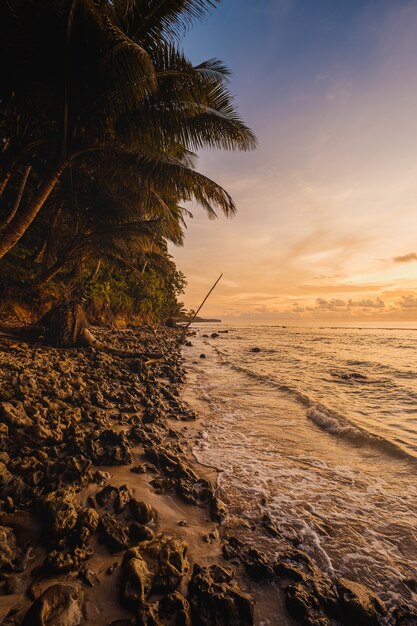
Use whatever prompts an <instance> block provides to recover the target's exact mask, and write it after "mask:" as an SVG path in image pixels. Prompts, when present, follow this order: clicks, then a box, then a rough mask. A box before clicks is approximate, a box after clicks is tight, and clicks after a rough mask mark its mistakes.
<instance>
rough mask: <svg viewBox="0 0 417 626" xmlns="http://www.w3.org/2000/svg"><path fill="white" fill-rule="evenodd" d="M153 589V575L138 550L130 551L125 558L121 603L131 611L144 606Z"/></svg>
mask: <svg viewBox="0 0 417 626" xmlns="http://www.w3.org/2000/svg"><path fill="white" fill-rule="evenodd" d="M150 590H151V576H150V573H149V569H148V566H147V564H146V562H145V560H144V559H143V558H142V557H141V556H140V554H139V553H138V552H135V553H134V554H133V553H132V551H130V550H129V551H128V552H126V554H125V557H124V559H123V575H122V588H121V603H122V604H123V606H125V607H126V608H128V609H130V610H131V611H136V610H137V609H138V608H140V607H141V606H143V605H144V604H145V601H146V597H147V595H148V593H149V592H150Z"/></svg>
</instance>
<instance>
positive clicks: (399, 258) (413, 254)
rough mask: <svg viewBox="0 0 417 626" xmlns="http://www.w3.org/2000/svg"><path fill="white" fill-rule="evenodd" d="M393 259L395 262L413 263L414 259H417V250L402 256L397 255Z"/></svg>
mask: <svg viewBox="0 0 417 626" xmlns="http://www.w3.org/2000/svg"><path fill="white" fill-rule="evenodd" d="M392 260H393V261H394V263H412V261H417V252H409V253H408V254H404V255H402V256H395V257H394V258H393V259H392Z"/></svg>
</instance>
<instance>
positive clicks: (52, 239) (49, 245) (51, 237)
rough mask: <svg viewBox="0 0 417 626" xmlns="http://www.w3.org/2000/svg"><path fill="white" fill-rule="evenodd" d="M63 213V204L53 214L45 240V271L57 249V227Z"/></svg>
mask: <svg viewBox="0 0 417 626" xmlns="http://www.w3.org/2000/svg"><path fill="white" fill-rule="evenodd" d="M61 213H62V204H59V205H58V206H56V207H55V209H54V211H53V213H52V218H51V222H50V224H49V232H48V235H47V237H46V239H45V246H44V249H43V252H42V261H43V267H44V269H46V267H47V266H48V263H49V260H50V258H51V256H52V253H53V251H54V249H55V248H56V240H57V238H56V230H57V226H58V223H59V218H60V217H61ZM39 258H41V257H39Z"/></svg>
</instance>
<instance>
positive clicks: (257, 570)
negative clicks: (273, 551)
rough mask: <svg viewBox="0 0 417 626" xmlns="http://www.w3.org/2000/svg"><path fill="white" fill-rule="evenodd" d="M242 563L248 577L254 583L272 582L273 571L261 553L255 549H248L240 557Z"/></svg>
mask: <svg viewBox="0 0 417 626" xmlns="http://www.w3.org/2000/svg"><path fill="white" fill-rule="evenodd" d="M242 562H243V565H244V566H245V569H246V571H247V572H248V574H249V576H250V577H251V578H252V579H253V580H255V581H256V582H261V581H263V580H272V578H273V577H274V570H273V569H272V567H271V565H270V564H269V563H268V560H267V558H266V556H265V554H263V553H262V552H259V550H256V549H255V548H250V549H249V550H247V551H245V552H244V554H243V555H242Z"/></svg>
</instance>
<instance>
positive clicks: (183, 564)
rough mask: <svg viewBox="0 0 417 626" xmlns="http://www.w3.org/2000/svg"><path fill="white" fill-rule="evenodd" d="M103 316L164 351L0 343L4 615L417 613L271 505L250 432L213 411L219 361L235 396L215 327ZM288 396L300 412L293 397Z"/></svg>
mask: <svg viewBox="0 0 417 626" xmlns="http://www.w3.org/2000/svg"><path fill="white" fill-rule="evenodd" d="M94 332H95V334H96V335H97V336H98V338H99V339H100V340H102V341H105V342H106V343H107V344H111V345H112V346H114V347H116V348H120V349H122V350H137V349H138V347H139V348H140V350H141V351H143V352H146V353H157V352H158V353H160V354H161V357H162V358H161V359H160V360H154V359H153V360H150V361H148V362H147V361H145V360H144V359H138V358H132V359H128V358H120V357H116V356H113V355H110V354H105V353H103V352H100V351H99V350H95V349H92V348H82V349H79V348H73V349H55V348H48V347H45V346H42V345H40V344H38V345H35V344H32V345H30V344H25V343H20V342H16V341H13V340H6V339H3V340H2V343H1V347H0V349H1V355H2V358H1V366H0V367H1V372H2V379H3V386H2V392H1V393H2V397H1V428H2V453H1V463H2V464H1V470H2V483H1V497H2V512H1V514H0V527H1V533H2V535H1V543H0V555H1V558H2V572H3V574H2V580H3V582H2V583H1V585H2V596H1V597H0V610H1V614H0V618H1V620H0V623H2V624H5V625H6V624H10V625H11V624H16V625H17V624H26V625H28V624H37V623H39V624H41V623H48V624H56V625H57V626H58V624H71V625H72V624H73V625H74V626H76V625H78V624H92V625H97V626H98V625H102V624H106V625H107V624H108V625H110V624H114V625H116V624H119V625H120V626H121V625H122V624H124V625H128V624H163V625H165V624H166V625H167V624H177V625H178V626H180V625H181V624H184V625H186V624H192V625H197V626H198V625H206V626H209V625H213V626H215V625H216V624H231V625H232V624H233V625H242V626H244V625H246V624H249V625H250V624H256V625H259V626H261V625H267V624H269V625H271V626H274V625H278V624H283V625H284V626H291V625H292V624H294V625H295V624H311V625H315V624H323V625H325V624H333V623H335V624H339V623H340V624H347V625H350V624H352V625H353V624H356V623H358V624H359V623H363V624H394V623H395V624H404V625H408V624H410V625H411V624H413V623H415V622H413V621H412V620H413V619H414V617H413V613H412V608H411V606H410V608H409V609H407V610H406V609H405V608H404V607H403V609H402V612H399V609H398V607H390V606H388V607H387V606H386V603H385V602H384V600H383V599H381V598H380V597H378V595H377V594H376V592H374V590H373V589H372V588H368V587H366V586H365V585H364V584H363V583H365V582H368V583H369V581H367V580H363V578H366V577H363V576H361V574H360V573H358V572H355V571H353V570H349V569H348V570H347V571H346V572H337V571H335V570H333V571H331V570H329V568H328V567H326V563H325V562H323V560H322V559H320V558H317V554H315V553H314V551H313V552H312V551H311V550H310V549H309V545H308V541H306V542H304V543H303V540H300V536H299V533H300V527H299V525H297V524H296V523H295V522H293V523H292V526H291V528H290V520H289V519H287V520H286V521H285V523H284V524H283V523H282V520H281V519H280V518H279V516H277V515H275V514H274V511H273V510H272V509H271V507H270V504H271V501H270V496H269V494H268V492H267V490H265V489H263V490H262V489H259V484H258V478H257V477H259V471H258V470H259V468H258V469H256V468H255V465H254V462H255V460H256V459H254V458H251V455H253V449H252V448H251V447H250V441H248V440H247V446H246V450H243V452H239V449H238V446H237V445H236V442H235V441H234V439H233V438H234V436H235V434H234V432H233V428H230V426H231V425H232V420H231V419H230V415H229V414H228V412H227V410H223V412H222V414H221V415H218V414H217V415H216V416H215V418H216V420H217V423H215V424H213V422H212V420H213V415H212V414H210V410H208V407H209V408H210V397H209V396H210V393H212V392H213V390H214V391H215V392H216V393H217V391H216V385H217V384H218V383H217V381H218V380H219V378H218V377H219V376H220V377H223V379H222V381H221V385H222V396H223V400H224V405H223V409H225V407H227V405H228V403H229V408H230V402H231V395H230V394H231V391H232V390H233V386H234V385H235V384H236V381H234V380H233V377H230V379H229V381H228V385H227V386H226V387H225V385H224V382H225V378H224V371H222V369H221V366H220V367H219V365H218V364H216V363H214V362H213V361H214V359H215V354H216V352H215V349H216V345H217V346H218V345H219V344H218V343H217V344H216V342H217V340H218V338H219V337H220V335H219V334H218V333H214V336H210V335H207V333H206V332H205V328H203V327H202V328H197V330H195V331H191V333H190V335H189V336H188V337H185V336H184V332H183V331H182V330H168V329H164V328H162V327H161V328H148V329H141V330H139V329H126V330H114V331H110V330H104V329H98V328H96V329H94ZM203 335H207V337H203ZM211 335H213V333H211ZM216 335H217V336H216ZM227 337H228V335H227V333H224V341H227ZM184 342H185V345H184ZM202 347H204V350H205V357H206V358H200V357H201V355H202V354H203V353H202V352H201V349H202ZM208 367H210V368H211V371H210V376H209V380H210V382H211V385H212V390H211V391H209V392H207V389H206V394H207V393H208V395H206V396H205V397H202V394H201V391H202V387H201V384H200V383H201V377H205V376H206V375H207V368H208ZM216 371H217V373H216ZM216 376H217V378H216ZM199 381H200V383H199ZM199 384H200V387H199V386H198V385H199ZM198 389H199V392H198ZM251 393H253V390H251V389H250V388H249V386H247V387H246V394H249V395H250V394H251ZM211 400H213V398H211ZM245 400H246V396H245V393H244V391H243V393H242V397H241V401H242V403H243V402H244V401H245ZM264 400H266V396H265V397H264ZM282 406H284V408H285V409H286V415H285V418H286V420H287V422H288V419H289V416H290V413H289V412H290V411H291V410H294V406H292V405H291V403H290V402H289V400H288V399H287V404H284V405H282ZM282 406H281V408H282ZM241 408H243V407H242V406H241ZM269 408H271V407H269ZM294 418H296V414H295V413H294V414H293V415H292V416H291V419H292V420H293V419H294ZM290 423H291V422H290ZM210 424H211V425H210ZM259 426H260V427H262V420H260V422H259ZM213 427H214V430H215V431H216V432H217V433H220V434H223V435H224V434H226V435H227V437H228V440H229V441H228V443H227V442H226V440H224V439H223V440H222V441H220V440H217V442H215V443H216V450H217V453H220V456H221V457H222V458H223V461H224V463H228V462H229V456H228V455H229V454H230V452H231V448H233V446H234V450H232V452H233V454H234V455H235V456H234V467H232V468H225V467H224V466H221V464H220V463H218V462H214V457H213V455H212V456H211V457H210V454H211V452H210V451H211V448H210V439H211V437H212V434H213ZM239 431H240V434H241V435H245V432H246V430H245V426H244V424H243V422H241V424H240V425H239ZM260 432H261V431H260V430H259V429H258V430H255V433H256V436H257V437H258V439H259V437H260ZM246 434H247V432H246ZM258 443H259V444H260V445H261V447H262V446H264V449H265V451H266V452H267V447H266V446H265V445H264V443H263V442H262V440H261V439H259V441H258ZM287 443H288V442H287ZM241 454H243V456H242V457H241ZM243 459H244V460H245V463H243ZM306 462H307V461H306ZM243 465H245V466H246V467H247V468H248V471H249V473H251V484H250V485H248V482H247V480H246V477H245V476H242V474H241V473H240V470H241V467H242V466H243ZM281 465H282V467H281V470H282V475H284V473H285V472H288V475H290V474H289V472H290V469H289V468H288V466H286V465H285V464H283V463H281ZM272 478H273V475H272ZM316 478H317V477H316ZM294 484H295V483H294ZM329 484H330V483H329ZM279 490H281V491H282V493H283V495H284V498H285V497H286V496H285V493H287V492H286V485H285V484H284V481H282V484H281V485H278V491H279ZM316 495H317V494H316ZM294 497H295V498H296V497H297V492H296V490H294ZM314 497H315V496H314V494H312V502H311V504H313V499H314ZM283 512H284V511H283ZM281 517H282V516H281ZM299 521H300V523H301V522H302V517H301V512H300V520H299ZM324 523H325V522H324V521H323V525H324ZM307 525H308V520H307ZM342 574H343V576H342ZM349 574H350V575H349ZM350 579H352V580H350ZM371 582H372V581H371ZM395 609H396V610H395ZM407 611H408V612H407ZM46 614H47V615H48V616H49V617H48V619H49V621H47V622H45V621H42V619H44V618H43V617H42V616H43V615H46ZM222 620H223V621H222ZM332 620H333V621H332ZM334 620H336V621H334ZM357 620H359V621H357ZM407 620H408V621H407Z"/></svg>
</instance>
